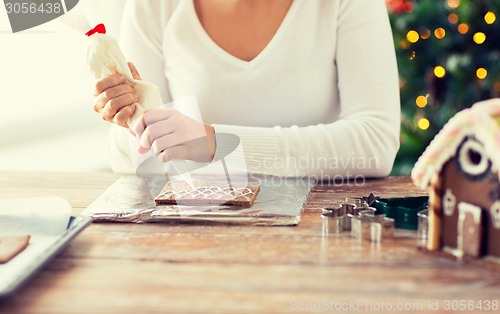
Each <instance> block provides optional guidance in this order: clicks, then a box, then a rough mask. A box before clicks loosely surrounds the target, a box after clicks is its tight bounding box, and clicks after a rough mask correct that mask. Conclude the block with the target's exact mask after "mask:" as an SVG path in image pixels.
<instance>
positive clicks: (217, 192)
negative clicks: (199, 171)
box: [155, 181, 260, 207]
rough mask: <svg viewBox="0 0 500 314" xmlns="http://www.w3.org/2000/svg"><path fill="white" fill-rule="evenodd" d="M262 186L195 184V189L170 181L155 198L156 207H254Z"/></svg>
mask: <svg viewBox="0 0 500 314" xmlns="http://www.w3.org/2000/svg"><path fill="white" fill-rule="evenodd" d="M259 190H260V185H259V184H258V183H238V182H236V183H231V184H228V183H227V182H195V183H194V188H193V187H191V186H189V184H187V183H186V182H181V181H170V182H168V183H167V184H166V185H165V187H164V188H163V190H162V191H161V192H160V194H159V195H158V196H157V197H156V198H155V203H156V205H189V206H197V205H198V206H203V205H222V204H224V205H234V206H243V207H250V206H252V205H253V202H254V200H255V198H256V197H257V194H258V193H259Z"/></svg>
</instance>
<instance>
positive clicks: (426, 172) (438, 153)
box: [411, 98, 500, 189]
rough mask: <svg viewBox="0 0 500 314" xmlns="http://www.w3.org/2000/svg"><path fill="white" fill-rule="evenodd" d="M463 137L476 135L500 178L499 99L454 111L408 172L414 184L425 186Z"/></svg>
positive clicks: (455, 149)
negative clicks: (453, 114)
mask: <svg viewBox="0 0 500 314" xmlns="http://www.w3.org/2000/svg"><path fill="white" fill-rule="evenodd" d="M466 136H475V137H476V139H477V140H479V141H481V142H482V143H483V145H484V148H485V152H486V154H487V155H488V156H489V158H490V159H491V162H492V171H493V172H498V175H499V179H500V171H498V170H499V169H500V98H496V99H490V100H486V101H482V102H479V103H476V104H474V106H472V107H471V108H468V109H465V110H462V111H461V112H459V113H457V114H456V115H455V116H454V117H453V118H451V119H450V121H449V122H448V123H447V124H446V125H445V126H444V127H443V129H442V130H441V131H440V132H439V133H438V134H437V135H436V136H435V137H434V139H433V140H432V142H431V143H430V144H429V146H428V147H427V149H426V150H425V151H424V153H423V154H422V156H421V157H420V158H419V159H418V161H417V163H416V164H415V167H414V168H413V170H412V172H411V177H412V179H413V182H414V183H415V185H417V186H418V187H419V188H421V189H426V188H427V187H428V186H429V184H430V181H431V178H432V177H433V176H434V175H435V174H438V173H439V172H440V171H441V168H442V167H443V165H444V164H445V163H446V161H448V160H449V159H450V158H451V157H453V156H454V155H455V154H456V151H457V149H458V147H459V145H460V143H461V142H462V141H463V139H464V137H466Z"/></svg>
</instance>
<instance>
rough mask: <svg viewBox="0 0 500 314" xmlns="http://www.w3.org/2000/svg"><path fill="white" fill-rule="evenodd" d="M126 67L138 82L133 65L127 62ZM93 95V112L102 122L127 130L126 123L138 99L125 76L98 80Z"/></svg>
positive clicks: (136, 72)
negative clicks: (99, 116) (97, 114)
mask: <svg viewBox="0 0 500 314" xmlns="http://www.w3.org/2000/svg"><path fill="white" fill-rule="evenodd" d="M128 66H129V68H130V71H132V76H133V77H134V79H136V80H140V79H141V76H140V75H139V72H138V71H137V69H136V68H135V66H134V64H133V63H131V62H129V63H128ZM94 95H95V96H96V98H95V101H94V110H95V112H97V113H99V114H100V115H101V116H102V118H103V120H106V121H108V122H111V123H114V124H117V125H119V126H122V127H125V128H128V124H127V121H128V120H129V119H130V117H131V116H132V115H133V114H134V112H135V109H136V106H137V105H136V102H137V101H138V100H139V97H138V95H137V93H136V92H135V90H134V86H133V84H132V83H130V82H128V81H127V79H126V78H125V76H123V75H121V74H112V75H110V76H107V77H105V78H103V79H100V80H98V81H97V82H96V84H95V93H94Z"/></svg>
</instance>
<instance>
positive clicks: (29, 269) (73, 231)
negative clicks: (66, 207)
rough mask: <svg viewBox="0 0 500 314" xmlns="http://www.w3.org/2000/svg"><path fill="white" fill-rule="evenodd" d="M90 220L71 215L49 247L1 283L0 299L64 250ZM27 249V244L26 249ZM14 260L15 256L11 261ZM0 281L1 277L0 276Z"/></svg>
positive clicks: (13, 290) (23, 283) (12, 291)
mask: <svg viewBox="0 0 500 314" xmlns="http://www.w3.org/2000/svg"><path fill="white" fill-rule="evenodd" d="M91 222H92V220H91V219H90V218H89V217H83V216H71V217H70V219H69V222H68V228H67V229H66V231H65V232H64V233H63V234H62V235H61V237H60V238H58V239H57V240H56V241H55V242H54V243H53V244H52V245H51V246H50V247H48V248H47V249H46V250H45V251H44V252H43V253H41V254H40V255H38V256H37V257H36V258H34V259H33V260H32V262H31V263H29V264H28V265H26V266H25V267H24V268H23V271H22V272H20V274H19V276H17V277H16V278H15V280H13V281H11V282H8V283H7V284H5V283H2V284H1V285H0V300H3V299H5V298H7V297H9V296H11V295H13V294H14V293H15V292H16V291H17V290H18V289H19V288H20V287H22V286H23V285H25V284H26V283H27V282H28V281H29V280H30V279H31V278H32V277H33V276H35V275H36V274H37V273H38V272H39V271H40V270H41V269H42V268H43V267H44V266H45V265H47V264H48V263H49V262H50V261H51V260H52V259H53V258H54V257H56V256H57V255H58V254H59V253H61V252H62V250H64V249H65V248H66V247H67V246H68V244H69V243H70V241H71V240H73V238H75V237H76V236H77V235H78V234H79V233H80V232H82V231H83V230H84V229H85V228H86V227H87V226H88V225H90V224H91ZM28 249H29V245H28V247H27V248H26V250H28ZM21 254H22V253H21ZM11 262H15V258H14V259H13V260H12V261H11ZM0 281H2V278H0Z"/></svg>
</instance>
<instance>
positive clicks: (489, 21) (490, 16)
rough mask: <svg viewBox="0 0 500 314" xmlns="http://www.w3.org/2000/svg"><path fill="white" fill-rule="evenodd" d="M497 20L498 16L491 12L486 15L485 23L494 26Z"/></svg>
mask: <svg viewBox="0 0 500 314" xmlns="http://www.w3.org/2000/svg"><path fill="white" fill-rule="evenodd" d="M496 19H497V16H496V15H495V13H493V12H491V11H489V12H488V13H486V15H485V16H484V21H485V22H486V24H493V23H495V21H496Z"/></svg>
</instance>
